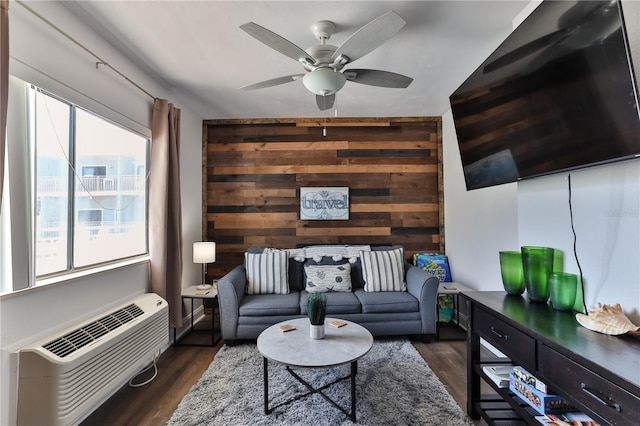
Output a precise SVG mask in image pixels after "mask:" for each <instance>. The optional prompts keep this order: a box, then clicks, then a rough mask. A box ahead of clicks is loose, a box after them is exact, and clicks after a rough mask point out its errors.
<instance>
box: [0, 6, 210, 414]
mask: <svg viewBox="0 0 640 426" xmlns="http://www.w3.org/2000/svg"><path fill="white" fill-rule="evenodd" d="M29 5H30V6H31V7H33V8H34V9H36V10H37V11H38V12H39V13H41V14H42V15H44V16H45V17H46V18H47V19H49V20H50V21H52V22H53V23H55V25H57V26H58V27H60V28H62V29H63V30H64V31H65V32H67V33H69V34H71V35H72V36H73V37H74V38H75V39H76V40H78V41H79V42H81V43H82V44H83V45H85V46H87V47H88V48H89V49H91V50H92V51H94V52H96V53H97V54H98V55H100V56H101V57H102V58H103V59H105V60H106V61H107V62H109V63H110V64H111V65H113V66H114V67H115V68H116V69H118V70H119V71H120V72H122V73H123V74H125V75H126V76H127V77H129V78H130V79H132V80H133V81H135V82H136V83H137V84H139V85H140V86H142V87H143V88H144V89H145V90H147V91H148V92H150V93H151V94H152V95H153V96H156V97H160V98H166V99H168V100H169V101H170V102H173V103H174V104H175V105H176V106H178V107H179V108H181V111H182V125H181V152H180V155H181V157H180V162H181V179H182V181H181V184H182V206H183V207H182V217H183V222H182V223H183V241H182V244H183V253H184V256H183V264H184V273H183V280H182V282H183V286H187V285H191V284H192V283H194V282H199V280H200V265H196V264H193V262H192V259H191V244H192V242H193V241H199V240H200V239H201V233H202V231H201V227H202V225H201V223H202V222H201V218H202V216H201V204H202V201H201V200H202V197H201V187H202V185H201V183H202V181H201V171H200V167H199V165H200V164H201V144H202V118H203V117H199V116H197V115H195V114H194V113H193V112H192V111H190V110H189V109H188V108H187V106H186V103H185V102H183V100H182V99H181V98H180V95H179V94H176V93H172V92H171V91H170V90H168V89H166V88H163V87H160V86H159V85H158V84H156V83H155V82H154V81H153V80H151V78H150V77H148V76H146V75H145V74H144V73H143V72H141V71H140V70H138V69H136V68H135V67H134V66H133V65H132V64H130V63H129V62H128V61H127V60H126V59H125V58H124V57H123V56H122V55H120V54H119V53H118V52H117V51H115V50H114V49H113V48H111V46H109V45H107V44H106V43H105V42H104V41H103V40H102V39H100V38H99V37H97V36H96V35H95V33H94V32H93V31H92V30H91V29H90V28H88V27H86V26H85V25H84V24H82V23H81V22H79V21H78V20H77V19H76V18H75V17H74V16H72V15H70V14H69V13H68V12H67V10H66V9H65V8H64V7H61V6H60V4H59V3H57V2H55V3H54V2H29ZM10 7H11V9H10V43H11V45H10V53H11V61H10V73H11V74H13V75H16V76H17V77H19V78H22V79H23V80H26V81H29V82H32V83H34V84H36V85H38V86H40V87H43V88H44V89H47V90H49V91H51V92H53V93H56V94H57V95H60V96H62V97H64V98H66V99H68V100H70V101H72V102H75V103H77V104H79V105H81V106H84V107H86V108H88V109H90V110H92V111H95V112H96V113H98V114H100V115H103V116H105V117H107V118H110V119H113V120H114V121H117V122H119V123H120V124H123V125H125V126H128V127H130V128H132V129H133V130H137V131H141V132H143V133H146V134H150V131H149V128H150V126H151V111H152V106H153V100H152V99H151V98H150V97H149V96H147V95H145V94H144V93H142V92H141V91H139V90H138V89H136V88H135V87H133V86H131V85H130V84H129V83H127V82H126V81H125V80H123V79H122V78H121V77H119V76H118V75H116V74H115V73H114V72H112V71H110V70H108V69H107V68H105V67H102V66H101V67H99V68H98V69H96V66H95V59H93V57H91V56H90V55H89V54H88V53H86V52H84V51H83V50H82V49H80V48H79V47H78V46H76V45H74V44H73V43H71V42H70V41H69V40H67V39H65V38H63V37H62V36H61V35H60V34H58V33H56V32H55V31H53V30H52V29H51V28H50V27H48V26H46V25H45V24H44V23H42V22H41V21H39V20H38V19H37V18H35V17H34V16H33V15H32V14H31V13H29V12H27V11H26V10H25V9H24V8H23V7H22V6H20V5H19V4H18V3H16V2H10ZM9 143H11V142H10V141H9ZM147 291H149V272H148V264H147V263H142V264H137V265H132V266H128V267H124V268H121V269H117V270H113V271H108V272H102V273H100V274H96V275H92V276H89V277H85V278H79V279H76V280H73V281H68V282H65V283H59V284H54V285H51V286H45V287H39V288H35V289H29V290H26V291H22V292H18V293H14V294H11V295H5V296H2V298H0V355H1V358H0V397H1V400H0V424H2V425H10V424H14V423H15V372H16V366H15V365H13V364H12V359H13V357H11V356H10V354H11V352H12V351H14V350H16V349H17V348H19V347H21V346H23V345H24V344H26V343H29V342H32V341H34V340H37V339H38V338H41V337H43V336H46V335H48V334H50V333H53V332H55V331H58V330H62V329H64V328H66V327H68V326H70V325H72V324H75V323H77V322H79V321H82V320H85V319H88V318H91V317H92V316H94V315H96V314H98V313H100V312H103V311H104V310H106V309H108V308H110V307H114V306H117V305H119V304H121V303H123V302H125V301H127V300H129V299H130V298H132V297H133V296H135V295H138V294H141V293H144V292H147ZM167 332H168V333H169V330H167Z"/></svg>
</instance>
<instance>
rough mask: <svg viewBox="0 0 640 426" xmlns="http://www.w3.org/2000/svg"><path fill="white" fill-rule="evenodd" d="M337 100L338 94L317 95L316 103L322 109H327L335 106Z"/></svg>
mask: <svg viewBox="0 0 640 426" xmlns="http://www.w3.org/2000/svg"><path fill="white" fill-rule="evenodd" d="M335 101H336V94H335V93H334V94H333V95H325V96H322V95H316V104H317V105H318V108H320V111H325V110H327V109H331V108H333V104H334V102H335Z"/></svg>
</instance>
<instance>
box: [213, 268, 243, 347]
mask: <svg viewBox="0 0 640 426" xmlns="http://www.w3.org/2000/svg"><path fill="white" fill-rule="evenodd" d="M246 286H247V274H246V271H245V269H244V265H238V266H236V267H235V268H233V269H232V270H231V271H230V272H229V273H228V274H227V275H225V276H224V277H222V278H220V279H219V280H218V304H219V305H220V330H221V332H222V338H223V339H224V340H230V341H231V340H235V339H236V338H237V330H238V317H239V312H240V311H239V308H240V302H242V299H243V298H244V292H245V288H246Z"/></svg>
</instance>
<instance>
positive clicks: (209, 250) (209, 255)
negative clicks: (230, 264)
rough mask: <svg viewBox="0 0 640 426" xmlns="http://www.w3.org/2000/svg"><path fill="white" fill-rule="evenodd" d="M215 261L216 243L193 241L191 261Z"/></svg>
mask: <svg viewBox="0 0 640 426" xmlns="http://www.w3.org/2000/svg"><path fill="white" fill-rule="evenodd" d="M215 261H216V243H214V242H209V241H200V242H196V243H193V263H212V262H215Z"/></svg>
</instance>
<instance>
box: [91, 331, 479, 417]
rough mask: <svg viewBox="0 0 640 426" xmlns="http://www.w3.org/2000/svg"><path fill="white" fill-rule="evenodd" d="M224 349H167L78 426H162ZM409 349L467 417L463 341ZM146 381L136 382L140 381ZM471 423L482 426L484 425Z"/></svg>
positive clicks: (429, 344) (172, 347)
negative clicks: (145, 373) (153, 370)
mask: <svg viewBox="0 0 640 426" xmlns="http://www.w3.org/2000/svg"><path fill="white" fill-rule="evenodd" d="M195 337H200V336H195ZM203 337H204V338H206V336H203ZM189 338H191V336H189ZM223 344H224V343H223V342H218V344H217V345H216V346H214V347H194V346H171V347H170V348H169V349H168V350H167V351H165V352H164V353H163V354H162V356H161V357H160V359H159V360H158V363H157V366H158V375H157V377H156V378H155V379H154V380H153V381H152V382H151V383H149V384H148V385H146V386H143V387H140V388H131V387H128V386H125V387H123V388H122V389H120V390H119V391H118V392H117V393H116V394H115V395H114V396H113V397H111V398H110V399H109V400H108V401H107V402H106V403H105V404H103V405H102V406H101V407H100V408H98V409H97V410H96V411H95V412H94V413H93V414H91V416H89V417H88V418H87V419H86V420H85V421H84V422H83V423H82V425H83V426H90V425H109V426H111V425H136V426H137V425H140V426H143V425H144V426H155V425H164V424H165V423H166V422H167V421H168V420H169V419H170V418H171V415H172V414H173V411H174V410H175V409H176V407H177V406H178V404H179V403H180V401H181V399H182V397H183V396H184V395H185V394H186V393H187V392H188V391H189V389H190V388H191V386H192V385H193V384H195V383H196V382H197V381H198V379H199V378H200V376H201V375H202V373H204V371H205V370H206V369H207V367H208V366H209V364H210V363H211V361H212V360H213V358H214V357H215V355H216V353H217V352H218V350H219V349H220V348H221V347H222V345H223ZM413 344H414V346H415V347H416V349H417V350H418V352H419V353H420V355H421V356H422V357H423V358H424V360H425V361H426V362H427V364H428V365H429V366H430V367H431V370H433V372H434V373H435V374H436V375H437V376H438V378H439V379H440V381H441V382H442V383H443V384H444V385H445V387H446V388H447V390H448V391H449V393H450V394H451V395H452V396H453V398H454V399H455V400H456V402H457V403H458V405H460V407H461V408H462V410H463V411H465V412H466V408H465V407H466V342H465V341H449V340H448V341H432V342H429V343H424V342H419V341H414V342H413ZM146 378H148V377H146ZM146 378H145V377H140V381H144V380H145V379H146ZM474 423H475V425H477V426H483V425H486V423H485V422H483V421H476V422H474Z"/></svg>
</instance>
